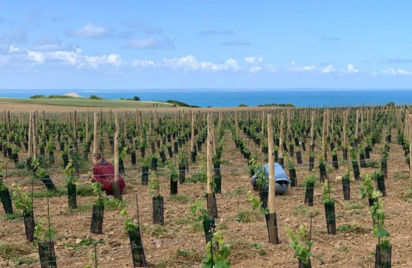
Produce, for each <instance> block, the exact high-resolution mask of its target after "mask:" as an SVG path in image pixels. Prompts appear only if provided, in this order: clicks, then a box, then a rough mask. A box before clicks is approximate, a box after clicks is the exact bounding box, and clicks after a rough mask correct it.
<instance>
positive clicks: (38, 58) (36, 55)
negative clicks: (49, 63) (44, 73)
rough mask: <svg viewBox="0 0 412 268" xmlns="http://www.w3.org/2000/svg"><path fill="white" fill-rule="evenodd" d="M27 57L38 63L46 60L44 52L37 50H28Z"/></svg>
mask: <svg viewBox="0 0 412 268" xmlns="http://www.w3.org/2000/svg"><path fill="white" fill-rule="evenodd" d="M27 57H28V58H29V60H31V61H34V62H36V63H43V62H44V54H43V53H42V52H36V51H30V50H29V51H27Z"/></svg>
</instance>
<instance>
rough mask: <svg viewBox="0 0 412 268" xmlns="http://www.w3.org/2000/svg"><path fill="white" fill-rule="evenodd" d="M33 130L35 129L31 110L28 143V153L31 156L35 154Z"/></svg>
mask: <svg viewBox="0 0 412 268" xmlns="http://www.w3.org/2000/svg"><path fill="white" fill-rule="evenodd" d="M32 131H33V113H32V112H30V115H29V135H28V136H29V140H28V141H27V143H28V155H29V158H30V157H32V154H33V145H32V142H33V137H32V135H33V134H32Z"/></svg>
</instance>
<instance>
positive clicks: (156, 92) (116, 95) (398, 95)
mask: <svg viewBox="0 0 412 268" xmlns="http://www.w3.org/2000/svg"><path fill="white" fill-rule="evenodd" d="M69 92H76V93H77V94H79V95H80V96H82V97H89V96H90V95H97V96H99V97H102V98H105V99H120V98H132V97H134V96H138V97H139V98H140V99H141V100H143V101H146V100H147V101H149V100H153V101H166V100H178V101H182V102H185V103H187V104H189V105H197V106H200V107H208V106H212V107H236V106H239V105H247V106H257V105H264V104H272V103H275V104H293V105H294V106H296V107H339V106H365V105H383V104H387V103H389V102H394V103H395V104H412V89H325V88H322V89H179V90H177V89H151V90H149V89H136V90H132V89H119V90H97V89H96V90H94V89H57V90H49V89H46V90H44V89H43V90H42V89H39V90H35V89H33V90H29V89H24V90H15V89H14V90H5V89H2V90H0V96H1V97H9V98H29V97H30V96H33V95H62V94H66V93H69Z"/></svg>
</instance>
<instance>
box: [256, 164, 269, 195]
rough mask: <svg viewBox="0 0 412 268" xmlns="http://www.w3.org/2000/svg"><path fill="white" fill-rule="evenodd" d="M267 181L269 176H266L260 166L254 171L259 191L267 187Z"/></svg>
mask: <svg viewBox="0 0 412 268" xmlns="http://www.w3.org/2000/svg"><path fill="white" fill-rule="evenodd" d="M268 181H269V178H268V176H266V170H265V169H264V168H260V169H259V170H258V171H257V173H256V184H257V186H258V188H259V189H260V190H261V191H263V190H264V189H266V188H268Z"/></svg>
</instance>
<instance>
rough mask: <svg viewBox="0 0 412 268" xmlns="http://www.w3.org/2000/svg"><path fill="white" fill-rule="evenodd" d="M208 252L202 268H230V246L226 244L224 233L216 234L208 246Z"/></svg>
mask: <svg viewBox="0 0 412 268" xmlns="http://www.w3.org/2000/svg"><path fill="white" fill-rule="evenodd" d="M206 252H207V255H206V258H205V259H204V260H203V265H202V268H214V267H220V268H229V267H230V260H229V256H230V254H231V252H230V245H229V244H228V243H226V242H225V239H224V238H223V231H219V232H216V233H214V236H213V238H212V240H211V241H209V242H208V243H207V244H206Z"/></svg>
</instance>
